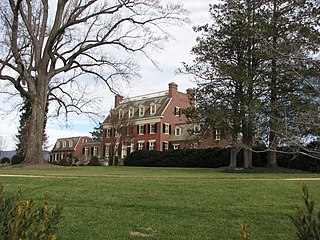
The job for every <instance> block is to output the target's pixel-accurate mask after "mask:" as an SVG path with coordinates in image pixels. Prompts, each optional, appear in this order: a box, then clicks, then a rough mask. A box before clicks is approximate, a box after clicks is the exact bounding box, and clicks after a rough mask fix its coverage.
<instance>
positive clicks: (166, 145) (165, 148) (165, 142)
mask: <svg viewBox="0 0 320 240" xmlns="http://www.w3.org/2000/svg"><path fill="white" fill-rule="evenodd" d="M163 143H164V147H163V150H165V151H167V150H169V142H168V141H164V142H163Z"/></svg>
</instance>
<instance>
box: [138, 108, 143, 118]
mask: <svg viewBox="0 0 320 240" xmlns="http://www.w3.org/2000/svg"><path fill="white" fill-rule="evenodd" d="M139 116H140V117H143V116H144V106H140V107H139Z"/></svg>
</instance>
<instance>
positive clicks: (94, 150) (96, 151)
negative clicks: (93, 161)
mask: <svg viewBox="0 0 320 240" xmlns="http://www.w3.org/2000/svg"><path fill="white" fill-rule="evenodd" d="M92 155H93V156H97V155H98V147H94V148H93V154H92Z"/></svg>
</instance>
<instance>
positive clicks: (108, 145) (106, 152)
mask: <svg viewBox="0 0 320 240" xmlns="http://www.w3.org/2000/svg"><path fill="white" fill-rule="evenodd" d="M109 156H110V144H106V148H105V154H104V157H105V158H106V159H109Z"/></svg>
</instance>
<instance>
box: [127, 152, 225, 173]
mask: <svg viewBox="0 0 320 240" xmlns="http://www.w3.org/2000/svg"><path fill="white" fill-rule="evenodd" d="M229 158H230V150H228V149H219V148H208V149H177V150H168V151H162V152H160V151H148V150H138V151H135V152H132V153H131V154H130V155H129V156H127V158H126V159H125V161H124V165H125V166H146V167H197V168H217V167H225V166H228V165H229Z"/></svg>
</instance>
